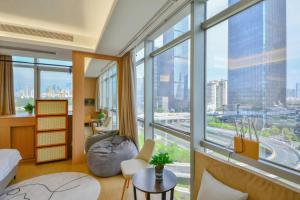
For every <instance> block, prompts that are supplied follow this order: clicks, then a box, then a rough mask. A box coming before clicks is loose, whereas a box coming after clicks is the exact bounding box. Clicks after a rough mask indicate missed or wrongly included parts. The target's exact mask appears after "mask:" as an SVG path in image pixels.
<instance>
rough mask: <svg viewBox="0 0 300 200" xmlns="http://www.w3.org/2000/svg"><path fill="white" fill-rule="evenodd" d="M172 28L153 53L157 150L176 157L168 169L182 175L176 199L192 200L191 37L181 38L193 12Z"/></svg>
mask: <svg viewBox="0 0 300 200" xmlns="http://www.w3.org/2000/svg"><path fill="white" fill-rule="evenodd" d="M181 14H182V13H181ZM179 15H180V14H179ZM175 18H178V16H176V17H175ZM171 21H172V20H171ZM169 27H171V28H169V29H167V30H166V31H165V32H163V33H161V34H159V36H158V37H157V38H155V39H154V40H153V50H154V51H153V53H152V54H151V56H152V63H153V74H152V79H153V80H152V86H153V91H152V92H153V99H152V106H153V109H152V110H153V113H152V119H153V122H152V127H153V135H154V140H155V153H158V152H167V153H169V155H170V157H171V158H172V159H173V160H174V163H173V164H171V165H168V166H167V168H168V169H170V170H171V171H173V172H174V173H175V174H176V176H177V178H178V184H177V187H176V188H175V199H190V142H189V141H188V139H189V137H190V39H189V36H187V37H180V36H181V35H183V34H186V33H187V35H189V34H190V32H189V30H190V15H189V14H188V13H185V15H180V18H178V19H177V22H175V24H174V25H171V26H169ZM146 67H147V66H146Z"/></svg>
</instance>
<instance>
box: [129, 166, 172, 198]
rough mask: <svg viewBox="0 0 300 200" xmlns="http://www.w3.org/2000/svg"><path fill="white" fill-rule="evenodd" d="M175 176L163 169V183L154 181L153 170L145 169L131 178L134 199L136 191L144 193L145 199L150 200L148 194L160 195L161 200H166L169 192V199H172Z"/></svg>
mask: <svg viewBox="0 0 300 200" xmlns="http://www.w3.org/2000/svg"><path fill="white" fill-rule="evenodd" d="M176 183H177V180H176V176H175V174H174V173H173V172H171V171H170V170H167V169H164V172H163V181H162V182H156V181H155V169H154V168H147V169H144V170H142V171H140V172H138V173H136V174H135V175H134V176H133V177H132V184H133V194H134V199H135V200H137V197H136V189H138V190H140V191H142V192H145V193H146V199H147V200H150V194H162V195H161V199H162V200H165V199H166V194H167V192H169V191H171V195H170V199H171V200H173V199H174V188H175V186H176Z"/></svg>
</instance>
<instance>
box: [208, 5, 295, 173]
mask: <svg viewBox="0 0 300 200" xmlns="http://www.w3.org/2000/svg"><path fill="white" fill-rule="evenodd" d="M299 9H300V2H299V1H296V0H292V1H281V0H265V1H263V2H261V3H259V4H256V5H255V6H252V7H251V8H249V9H247V10H245V11H243V12H241V13H239V14H237V15H235V16H233V17H231V18H229V19H228V20H227V21H224V22H222V23H220V24H218V25H216V26H214V27H212V28H211V29H209V30H208V31H207V46H206V48H207V52H206V56H207V57H206V61H207V62H206V66H207V69H206V71H207V74H206V76H207V86H206V94H207V96H206V102H207V108H206V109H207V125H208V126H207V128H206V139H208V140H210V141H213V142H216V143H219V144H222V145H225V146H232V138H233V136H234V135H235V134H236V131H235V123H234V121H235V120H238V121H240V120H241V119H245V120H253V121H256V129H257V133H258V135H259V137H260V143H261V146H260V157H261V158H264V159H267V160H269V161H272V162H275V163H278V164H281V165H285V166H287V167H290V168H293V169H295V170H299V164H300V156H299V155H300V95H299V94H300V92H299V91H300V89H299V88H300V76H299V74H300V68H299V66H300V55H299V52H300V45H299V44H300V39H299V35H300V29H299V27H300V17H299V15H298V14H297V12H298V11H299Z"/></svg>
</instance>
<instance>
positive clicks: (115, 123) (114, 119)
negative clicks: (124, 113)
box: [111, 111, 119, 130]
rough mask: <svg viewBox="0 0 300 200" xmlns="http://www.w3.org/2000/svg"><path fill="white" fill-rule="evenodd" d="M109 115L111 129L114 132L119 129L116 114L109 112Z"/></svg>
mask: <svg viewBox="0 0 300 200" xmlns="http://www.w3.org/2000/svg"><path fill="white" fill-rule="evenodd" d="M111 115H112V128H113V130H116V129H118V127H119V123H118V113H117V112H114V111H112V112H111Z"/></svg>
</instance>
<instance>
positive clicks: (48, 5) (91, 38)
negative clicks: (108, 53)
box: [0, 0, 117, 50]
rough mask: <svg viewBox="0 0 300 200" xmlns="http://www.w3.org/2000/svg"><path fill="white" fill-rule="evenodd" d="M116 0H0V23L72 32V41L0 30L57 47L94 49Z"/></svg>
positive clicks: (2, 34)
mask: <svg viewBox="0 0 300 200" xmlns="http://www.w3.org/2000/svg"><path fill="white" fill-rule="evenodd" d="M116 2H117V0H42V1H39V0H25V1H20V0H8V1H5V0H4V1H0V23H1V24H5V25H6V24H8V25H16V26H20V27H24V28H32V29H38V30H44V31H51V32H57V33H65V34H70V35H72V36H74V41H73V42H65V41H53V40H51V39H48V38H41V37H33V36H29V35H22V34H14V33H9V34H7V33H5V32H4V33H2V32H1V33H0V36H2V38H4V37H5V36H6V37H10V38H13V37H15V38H17V39H19V40H20V39H23V40H24V41H26V40H31V41H32V43H35V42H38V41H39V42H43V43H45V44H47V43H54V44H56V46H57V47H61V48H69V49H76V48H77V49H80V50H94V49H95V47H96V44H97V43H98V41H99V39H100V37H101V35H102V32H103V30H104V27H105V25H106V22H107V20H108V18H109V17H110V14H111V12H112V10H113V8H114V6H115V3H116Z"/></svg>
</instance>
